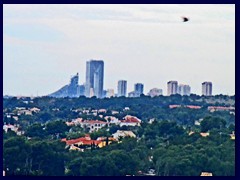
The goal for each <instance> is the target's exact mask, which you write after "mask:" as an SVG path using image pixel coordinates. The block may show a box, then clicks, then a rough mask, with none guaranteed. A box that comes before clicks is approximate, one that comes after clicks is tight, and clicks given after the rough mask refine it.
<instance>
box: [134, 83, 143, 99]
mask: <svg viewBox="0 0 240 180" xmlns="http://www.w3.org/2000/svg"><path fill="white" fill-rule="evenodd" d="M134 92H135V97H140V95H141V94H143V84H142V83H137V84H135V85H134Z"/></svg>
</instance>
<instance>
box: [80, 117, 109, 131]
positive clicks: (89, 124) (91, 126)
mask: <svg viewBox="0 0 240 180" xmlns="http://www.w3.org/2000/svg"><path fill="white" fill-rule="evenodd" d="M79 124H80V126H81V127H82V128H86V129H88V130H89V132H90V133H91V132H93V131H98V130H99V129H101V128H103V127H104V126H107V125H108V123H107V122H105V121H99V120H85V121H82V122H80V123H79Z"/></svg>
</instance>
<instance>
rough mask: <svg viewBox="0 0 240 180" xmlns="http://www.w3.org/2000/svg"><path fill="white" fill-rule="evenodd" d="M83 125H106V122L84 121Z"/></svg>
mask: <svg viewBox="0 0 240 180" xmlns="http://www.w3.org/2000/svg"><path fill="white" fill-rule="evenodd" d="M83 123H86V124H107V122H104V121H98V120H85V121H83Z"/></svg>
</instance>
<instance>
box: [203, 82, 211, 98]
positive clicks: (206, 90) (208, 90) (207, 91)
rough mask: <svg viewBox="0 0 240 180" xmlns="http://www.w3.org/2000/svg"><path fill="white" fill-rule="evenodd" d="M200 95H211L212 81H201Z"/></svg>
mask: <svg viewBox="0 0 240 180" xmlns="http://www.w3.org/2000/svg"><path fill="white" fill-rule="evenodd" d="M202 95H203V96H212V82H203V83H202Z"/></svg>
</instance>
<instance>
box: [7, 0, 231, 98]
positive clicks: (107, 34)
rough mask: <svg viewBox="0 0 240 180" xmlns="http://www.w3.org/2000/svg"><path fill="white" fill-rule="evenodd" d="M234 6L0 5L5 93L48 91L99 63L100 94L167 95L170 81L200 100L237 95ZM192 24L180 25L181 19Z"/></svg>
mask: <svg viewBox="0 0 240 180" xmlns="http://www.w3.org/2000/svg"><path fill="white" fill-rule="evenodd" d="M234 8H235V6H234V5H166V4H163V5H9V4H8V5H6V4H4V5H3V39H4V40H3V52H4V53H3V55H4V56H3V67H4V68H3V94H4V95H23V96H31V95H33V96H36V95H40V96H42V95H47V94H49V93H51V92H54V91H55V90H57V89H58V88H59V87H61V86H62V85H63V84H68V83H69V77H70V76H71V75H73V74H74V73H75V72H79V84H83V83H84V82H85V79H86V77H85V63H86V61H88V60H89V59H103V60H104V62H105V65H104V66H105V72H104V89H114V91H115V92H117V82H118V81H119V80H121V79H125V80H127V82H128V85H127V92H131V91H133V89H134V84H136V83H143V84H144V94H147V92H148V91H149V90H150V89H152V88H160V89H163V95H166V92H167V82H168V81H170V80H176V81H178V83H180V84H188V85H190V86H191V92H192V93H195V94H201V91H202V89H201V88H202V87H201V83H202V82H205V81H211V82H212V83H213V95H215V94H228V95H234V94H235V9H234ZM183 15H184V16H187V17H189V18H190V21H188V22H186V23H183V22H182V20H181V16H183Z"/></svg>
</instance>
